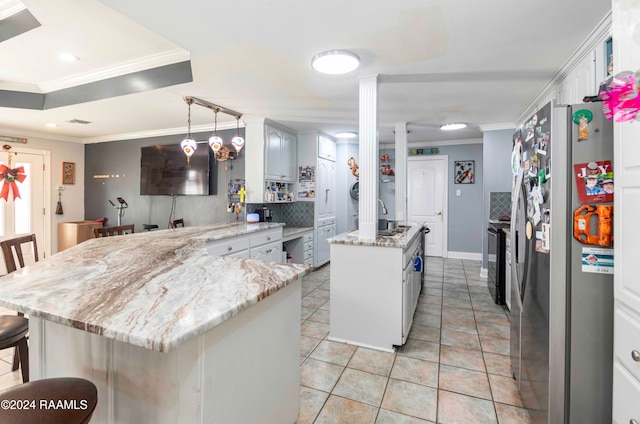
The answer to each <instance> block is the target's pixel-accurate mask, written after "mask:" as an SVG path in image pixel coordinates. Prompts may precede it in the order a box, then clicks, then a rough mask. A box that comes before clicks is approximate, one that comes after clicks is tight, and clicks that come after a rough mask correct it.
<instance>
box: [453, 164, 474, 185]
mask: <svg viewBox="0 0 640 424" xmlns="http://www.w3.org/2000/svg"><path fill="white" fill-rule="evenodd" d="M474 175H475V161H473V160H460V161H458V160H457V161H455V162H454V166H453V182H454V183H455V184H473V177H474Z"/></svg>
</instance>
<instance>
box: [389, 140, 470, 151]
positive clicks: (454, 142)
mask: <svg viewBox="0 0 640 424" xmlns="http://www.w3.org/2000/svg"><path fill="white" fill-rule="evenodd" d="M463 144H482V139H481V138H462V139H458V140H441V141H413V142H410V143H407V147H446V146H459V145H463ZM395 146H396V145H395V144H393V143H380V148H381V149H392V148H395Z"/></svg>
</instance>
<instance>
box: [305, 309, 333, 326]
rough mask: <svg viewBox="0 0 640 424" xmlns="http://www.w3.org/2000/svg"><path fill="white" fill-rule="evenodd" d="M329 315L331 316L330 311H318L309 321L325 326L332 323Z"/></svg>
mask: <svg viewBox="0 0 640 424" xmlns="http://www.w3.org/2000/svg"><path fill="white" fill-rule="evenodd" d="M329 315H330V314H329V311H327V310H325V309H318V310H317V311H315V312H314V313H313V314H311V316H310V317H309V318H308V319H309V321H314V322H322V323H325V324H329V322H330V318H329Z"/></svg>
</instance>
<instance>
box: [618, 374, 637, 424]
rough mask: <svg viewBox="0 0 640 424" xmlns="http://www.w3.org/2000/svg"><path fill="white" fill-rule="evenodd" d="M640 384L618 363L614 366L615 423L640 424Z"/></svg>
mask: <svg viewBox="0 0 640 424" xmlns="http://www.w3.org/2000/svg"><path fill="white" fill-rule="evenodd" d="M638 399H640V382H639V381H638V380H636V379H635V378H634V377H633V376H632V375H631V374H629V373H628V372H627V370H626V369H625V368H624V367H623V366H622V365H620V363H619V362H618V361H614V364H613V422H614V423H616V424H627V423H630V422H633V421H631V420H633V419H635V420H636V421H637V422H640V405H639V404H638Z"/></svg>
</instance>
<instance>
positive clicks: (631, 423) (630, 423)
mask: <svg viewBox="0 0 640 424" xmlns="http://www.w3.org/2000/svg"><path fill="white" fill-rule="evenodd" d="M629 424H638V420H634V419H633V418H631V421H629Z"/></svg>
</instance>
